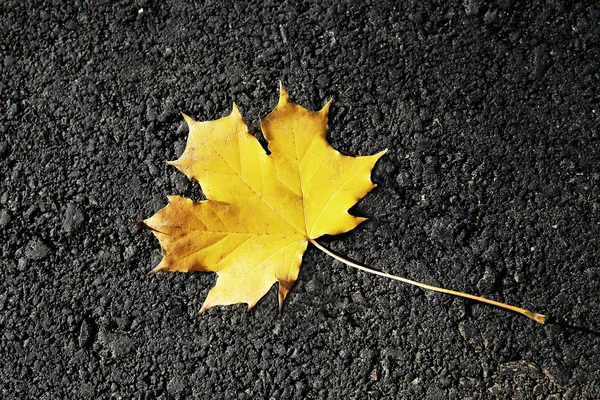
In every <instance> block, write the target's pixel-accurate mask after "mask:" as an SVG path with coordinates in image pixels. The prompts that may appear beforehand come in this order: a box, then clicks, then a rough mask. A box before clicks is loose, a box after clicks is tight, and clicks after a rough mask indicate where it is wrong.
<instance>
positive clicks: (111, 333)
mask: <svg viewBox="0 0 600 400" xmlns="http://www.w3.org/2000/svg"><path fill="white" fill-rule="evenodd" d="M599 21H600V5H599V4H598V2H596V1H579V2H576V1H575V2H568V1H561V0H548V1H522V2H516V1H514V0H497V1H482V0H465V1H453V2H448V1H430V0H419V1H415V0H411V1H406V2H391V1H390V2H387V1H374V2H372V4H367V2H363V1H353V0H350V1H339V2H312V1H306V2H294V1H282V2H279V1H273V2H256V3H247V2H243V1H242V2H229V1H227V2H226V1H204V2H197V3H195V2H190V1H183V0H181V1H158V0H156V1H151V0H147V1H146V0H135V1H104V0H75V1H33V0H28V1H21V0H19V1H10V0H3V1H0V179H1V181H0V246H1V247H2V258H1V261H0V262H1V268H0V397H2V398H7V399H10V398H37V399H50V398H65V399H67V398H69V399H71V398H107V399H108V398H115V399H117V398H123V399H129V398H147V399H154V398H160V399H167V398H174V399H177V398H199V399H205V398H206V399H209V398H226V399H240V400H241V399H304V398H323V399H339V398H344V399H346V398H347V399H367V398H368V399H379V398H389V399H393V398H414V399H487V398H533V399H536V398H540V399H541V398H544V399H546V398H552V399H574V398H582V399H585V398H600V383H599V382H600V338H599V333H598V331H600V326H599V322H598V321H600V296H599V292H600V267H599V264H598V259H599V256H600V239H599V237H600V236H599V234H600V227H599V222H600V179H599V178H600V148H599V146H600V131H599V129H600V118H599V114H600V96H599V92H600V77H599V73H600V53H599V52H600V50H599V49H600V28H599V26H600V25H599ZM279 80H282V81H283V82H284V84H285V86H286V88H287V89H288V91H289V93H290V95H291V96H292V98H293V99H295V100H296V101H297V102H299V103H300V104H302V105H304V106H306V107H308V108H312V109H318V108H320V107H321V106H322V105H323V104H324V103H325V102H326V101H328V100H329V99H330V98H333V99H334V102H333V105H332V108H331V112H330V120H329V126H330V130H329V141H330V142H331V143H332V145H333V146H334V147H335V148H337V149H338V150H340V151H341V152H343V153H345V154H349V155H366V154H373V153H375V152H377V151H380V150H382V149H384V148H388V149H389V152H388V153H387V154H386V155H385V156H384V157H383V158H382V159H381V160H380V161H379V163H378V165H377V167H376V169H375V171H374V173H373V179H374V181H375V182H376V183H377V184H378V187H377V188H376V189H375V190H374V191H373V192H371V193H370V194H369V195H368V196H367V197H366V198H365V199H364V200H363V201H362V202H361V203H360V204H359V205H358V206H356V207H355V208H354V209H353V211H354V213H355V214H357V215H362V216H366V217H368V218H369V221H368V222H366V223H363V224H362V225H360V226H359V227H358V228H357V229H355V230H354V231H352V232H350V233H348V234H344V235H340V236H335V237H326V238H322V239H321V240H320V242H321V243H323V244H324V245H326V246H328V247H329V248H331V249H332V250H334V251H336V252H337V253H339V254H342V255H344V256H346V257H348V258H351V259H353V260H356V261H358V262H361V263H363V264H365V265H368V266H371V267H373V268H376V269H379V270H382V271H386V272H389V273H393V274H398V275H401V276H405V277H408V278H411V279H415V280H419V281H422V282H425V283H429V284H433V285H440V286H444V287H447V288H450V289H455V290H461V291H466V292H469V293H472V294H475V295H482V296H486V297H489V298H493V299H496V300H499V301H504V302H508V303H511V304H515V305H519V306H522V307H525V308H528V309H531V310H533V311H537V312H540V313H547V314H549V315H551V316H553V318H554V319H555V321H557V323H554V324H548V325H540V324H537V323H535V322H533V321H531V320H528V319H526V318H524V317H522V316H519V315H516V314H512V313H509V312H505V311H501V310H499V309H496V308H494V307H490V306H484V305H480V304H476V303H473V302H471V301H466V300H462V299H457V298H455V297H451V296H447V295H441V294H436V293H431V292H424V291H422V290H420V289H417V288H414V287H411V286H407V285H404V284H402V283H399V282H395V281H391V280H387V279H383V278H380V277H377V276H371V275H368V274H365V273H363V272H360V271H356V270H352V269H350V268H348V267H346V266H344V265H343V264H340V263H338V262H335V261H333V260H332V259H331V258H330V257H328V256H327V255H325V254H323V253H321V252H320V251H318V250H317V249H316V248H314V247H312V246H310V247H309V249H308V251H307V253H306V255H305V257H304V262H303V267H302V269H301V272H300V276H299V280H298V282H297V284H296V285H295V287H294V288H293V289H292V291H291V293H290V294H289V296H288V299H287V301H286V304H285V306H284V308H283V310H282V311H281V313H280V312H279V311H278V308H277V299H276V287H274V288H273V289H272V290H271V292H269V293H268V294H267V296H265V298H264V299H263V300H261V301H260V302H259V303H258V305H257V306H256V307H255V308H254V309H253V310H252V311H250V312H246V310H245V306H244V305H237V306H229V307H218V308H215V309H211V310H209V311H208V312H207V313H205V314H204V315H202V316H198V315H197V311H198V310H199V309H200V307H201V305H202V302H203V300H204V297H205V296H206V293H207V292H208V290H209V289H210V288H211V287H212V285H213V284H214V281H215V276H214V275H212V274H200V273H196V274H154V275H151V274H148V272H149V271H150V270H151V269H152V268H153V267H154V266H156V265H157V263H158V262H159V261H160V258H161V255H160V247H159V245H158V242H157V241H156V240H155V239H154V237H153V236H152V235H151V233H150V232H148V231H147V230H144V229H139V228H136V222H137V221H139V220H141V219H144V218H148V217H149V216H151V215H152V214H154V213H155V212H156V211H157V210H159V209H160V208H161V207H163V206H164V205H165V204H166V195H168V194H179V195H183V196H187V197H190V198H193V199H201V198H202V196H203V195H202V192H201V189H200V188H199V186H198V185H197V184H195V183H192V182H189V181H188V180H187V178H186V177H185V176H184V175H183V174H182V173H180V172H179V171H177V170H176V169H174V168H173V167H169V166H167V165H166V164H165V161H166V160H173V159H176V158H177V157H178V156H179V154H181V152H182V150H183V148H184V146H185V141H186V137H187V127H186V125H185V123H184V121H183V118H182V117H181V115H180V112H185V113H187V114H189V115H191V116H192V117H194V118H195V119H198V120H208V119H215V118H218V117H221V116H224V115H227V114H228V113H229V111H230V109H231V105H232V103H233V102H236V103H237V104H238V106H239V107H240V110H241V112H242V114H243V115H244V117H245V119H246V122H247V123H248V126H249V128H250V130H251V131H252V132H253V133H254V134H256V135H257V137H258V136H259V134H260V128H259V118H258V117H259V116H263V115H265V114H266V113H267V112H269V111H270V110H271V109H272V108H273V107H274V105H275V104H276V101H277V96H278V82H279ZM263 143H264V142H263Z"/></svg>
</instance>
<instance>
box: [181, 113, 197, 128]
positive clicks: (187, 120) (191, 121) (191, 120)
mask: <svg viewBox="0 0 600 400" xmlns="http://www.w3.org/2000/svg"><path fill="white" fill-rule="evenodd" d="M181 115H182V116H183V119H185V122H186V123H187V124H188V126H190V125H192V124H193V123H194V122H196V121H194V119H193V118H192V117H190V116H189V115H187V114H185V113H181Z"/></svg>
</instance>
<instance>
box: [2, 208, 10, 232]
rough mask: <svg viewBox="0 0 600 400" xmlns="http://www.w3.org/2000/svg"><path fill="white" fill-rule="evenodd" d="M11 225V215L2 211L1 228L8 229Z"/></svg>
mask: <svg viewBox="0 0 600 400" xmlns="http://www.w3.org/2000/svg"><path fill="white" fill-rule="evenodd" d="M9 223H10V214H9V213H8V211H6V210H2V211H0V226H1V227H2V228H6V226H7V225H8V224H9Z"/></svg>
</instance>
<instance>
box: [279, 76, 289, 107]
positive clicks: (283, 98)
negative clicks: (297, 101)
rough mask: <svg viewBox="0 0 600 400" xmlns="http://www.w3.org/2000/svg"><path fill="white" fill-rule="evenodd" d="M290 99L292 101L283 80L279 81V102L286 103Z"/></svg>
mask: <svg viewBox="0 0 600 400" xmlns="http://www.w3.org/2000/svg"><path fill="white" fill-rule="evenodd" d="M289 101H290V95H289V94H288V92H287V91H286V90H285V88H284V87H283V83H282V82H281V81H279V103H278V104H285V103H287V102H289Z"/></svg>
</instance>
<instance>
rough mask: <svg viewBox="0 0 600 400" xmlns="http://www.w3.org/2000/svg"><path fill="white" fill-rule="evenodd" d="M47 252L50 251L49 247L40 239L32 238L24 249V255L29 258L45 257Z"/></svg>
mask: <svg viewBox="0 0 600 400" xmlns="http://www.w3.org/2000/svg"><path fill="white" fill-rule="evenodd" d="M48 253H50V249H49V248H48V246H46V245H45V244H44V242H42V241H41V240H40V239H33V240H32V241H30V242H29V244H28V245H27V248H26V249H25V257H27V258H28V259H30V260H41V259H43V258H45V257H46V256H47V255H48Z"/></svg>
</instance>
